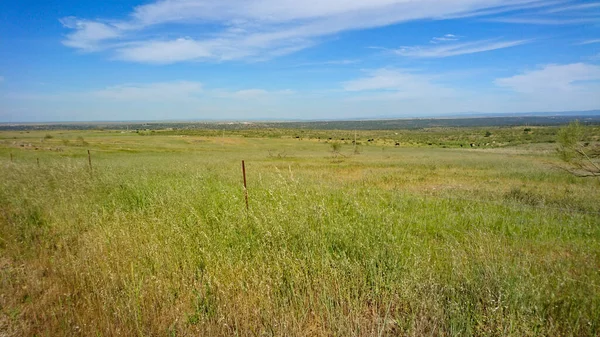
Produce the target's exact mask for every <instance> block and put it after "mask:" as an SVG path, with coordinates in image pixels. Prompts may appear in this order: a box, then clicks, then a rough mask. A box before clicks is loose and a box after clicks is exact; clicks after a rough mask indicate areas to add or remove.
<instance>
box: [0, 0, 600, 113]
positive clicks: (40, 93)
mask: <svg viewBox="0 0 600 337" xmlns="http://www.w3.org/2000/svg"><path fill="white" fill-rule="evenodd" d="M594 109H600V2H596V1H570V0H556V1H554V0H548V1H532V0H502V1H501V0H369V1H366V0H304V1H296V0H158V1H156V0H154V1H153V0H148V1H132V0H127V1H91V0H77V1H75V0H43V1H42V0H37V1H36V0H19V1H1V2H0V122H39V121H97V120H164V119H237V120H245V119H298V118H300V119H323V118H332V119H333V118H380V117H419V116H429V115H447V114H458V113H470V112H478V113H504V112H531V111H535V112H542V111H548V112H550V111H570V110H594Z"/></svg>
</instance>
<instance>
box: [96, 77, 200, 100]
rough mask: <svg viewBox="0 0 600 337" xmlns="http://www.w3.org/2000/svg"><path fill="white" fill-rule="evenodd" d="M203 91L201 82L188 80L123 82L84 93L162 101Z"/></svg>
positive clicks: (115, 98) (102, 96) (113, 98)
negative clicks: (141, 82)
mask: <svg viewBox="0 0 600 337" xmlns="http://www.w3.org/2000/svg"><path fill="white" fill-rule="evenodd" d="M202 92H203V86H202V83H198V82H190V81H177V82H160V83H149V84H123V85H117V86H112V87H108V88H105V89H101V90H95V91H91V92H88V93H85V94H84V95H89V96H93V97H97V98H102V99H108V100H116V101H163V100H165V99H166V100H180V99H183V98H190V97H193V96H195V95H197V94H200V93H202Z"/></svg>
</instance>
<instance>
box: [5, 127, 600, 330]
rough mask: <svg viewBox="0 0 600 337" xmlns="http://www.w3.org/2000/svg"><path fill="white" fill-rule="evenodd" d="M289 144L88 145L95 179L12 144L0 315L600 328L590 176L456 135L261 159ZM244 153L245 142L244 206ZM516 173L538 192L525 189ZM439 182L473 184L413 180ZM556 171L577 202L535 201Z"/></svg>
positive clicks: (8, 325)
mask: <svg viewBox="0 0 600 337" xmlns="http://www.w3.org/2000/svg"><path fill="white" fill-rule="evenodd" d="M141 138H144V139H147V138H148V137H141ZM290 142H291V141H290ZM286 144H287V143H285V144H284V143H268V144H260V143H250V144H248V146H247V147H238V148H235V147H232V146H229V147H223V146H222V145H219V144H218V143H215V144H206V145H202V146H205V148H204V149H203V150H202V151H201V152H197V151H195V150H192V148H191V146H196V145H189V146H190V149H188V150H187V152H177V151H175V152H173V151H171V152H165V151H162V150H161V147H160V146H157V147H156V149H155V150H147V151H145V152H144V151H142V152H140V153H138V154H134V155H132V154H128V153H122V152H118V151H117V152H97V153H95V154H93V155H95V157H94V158H95V159H94V160H95V162H94V163H95V165H96V166H95V171H94V175H93V177H92V176H90V174H89V171H88V168H87V167H86V165H87V163H86V162H85V154H81V155H78V156H75V157H71V154H69V153H67V154H66V155H65V157H63V158H59V157H57V156H55V155H52V156H51V155H48V156H47V157H45V158H43V159H44V160H42V161H43V163H44V164H43V165H41V167H37V165H35V162H33V161H31V160H29V161H27V160H26V159H27V157H26V156H28V155H27V154H25V153H23V154H22V156H21V157H22V158H23V159H21V160H20V161H19V160H17V161H15V162H14V163H10V162H9V160H3V161H2V162H0V173H1V176H2V179H1V180H0V251H1V252H2V255H1V256H2V257H1V258H0V285H1V287H0V308H1V310H2V318H0V330H3V331H6V334H8V335H11V334H12V335H47V336H54V335H76V334H80V335H119V334H120V335H139V336H147V335H175V336H187V335H205V336H213V335H242V336H246V335H277V336H280V335H336V336H384V335H419V336H420V335H431V336H434V335H435V336H439V335H487V336H500V335H502V336H539V335H549V336H558V335H564V336H593V335H598V334H599V333H600V289H599V287H600V271H599V270H598V266H600V240H599V238H600V221H599V219H600V217H599V215H597V214H595V213H593V211H594V210H596V208H595V207H597V205H596V202H595V201H594V200H593V199H592V200H590V198H586V196H585V195H582V194H584V193H588V192H589V191H595V189H594V187H593V186H592V187H589V186H588V185H590V183H582V182H580V181H575V182H570V181H569V179H568V178H567V177H564V176H563V175H562V173H552V172H551V173H547V172H545V171H544V168H543V166H539V165H538V164H533V165H532V164H531V160H532V159H527V160H522V159H521V158H513V157H510V156H506V155H502V156H493V155H489V156H487V157H486V155H475V154H473V153H472V152H468V151H465V152H451V153H450V154H449V155H448V156H444V154H443V153H442V152H422V151H419V152H411V151H410V150H408V151H400V152H396V153H395V154H385V153H383V154H382V153H381V152H384V151H381V150H378V149H374V150H372V151H370V152H369V151H367V152H366V153H363V154H361V155H359V156H355V157H349V158H348V159H344V160H345V161H342V162H341V163H337V162H333V163H332V160H331V158H330V153H328V151H329V149H328V148H327V147H326V146H325V145H324V144H314V145H311V146H309V147H308V149H307V150H306V151H305V152H302V151H301V150H298V151H297V152H296V153H295V156H293V157H292V158H287V159H285V158H284V159H279V158H272V157H271V156H268V152H267V150H266V149H267V148H271V147H273V146H284V145H286ZM96 146H98V148H101V147H100V145H96ZM169 146H170V145H169ZM186 146H188V145H186ZM286 146H287V145H286ZM319 146H320V147H319ZM248 148H250V149H252V151H251V152H244V151H245V149H248ZM219 149H221V150H219ZM242 153H244V156H245V157H246V158H250V159H251V160H249V161H247V164H248V172H249V186H248V187H249V193H250V210H249V211H246V210H245V205H244V199H243V198H244V197H243V192H242V191H243V190H242V183H241V172H240V167H239V161H238V160H237V159H238V158H239V156H240V154H242ZM389 156H392V157H389ZM457 158H458V159H457ZM465 160H467V162H469V164H465ZM496 162H497V163H499V162H504V163H505V164H504V165H503V167H502V169H499V168H498V166H496V165H494V164H493V163H496ZM490 163H492V164H490ZM463 166H464V167H463ZM461 167H462V168H461ZM461 172H462V173H461ZM459 173H460V174H459ZM531 177H537V179H538V180H539V182H538V183H536V184H537V185H536V186H539V190H537V191H536V190H534V189H531V190H525V188H529V187H528V186H529V185H525V187H524V186H523V183H522V181H528V180H529V179H530V178H531ZM519 179H522V180H519ZM469 180H470V182H469ZM442 182H445V183H447V184H450V183H452V184H453V186H454V187H453V188H457V187H456V186H461V185H464V184H467V183H468V185H467V186H462V187H461V190H460V194H461V195H463V196H468V197H469V198H465V199H472V198H477V197H480V198H481V197H482V196H485V198H486V199H483V198H482V199H481V202H473V201H471V200H461V199H460V198H449V196H451V197H455V196H456V195H453V194H457V191H456V190H455V189H446V190H444V192H443V193H437V192H432V193H429V192H427V190H426V189H425V188H426V187H430V186H437V187H439V188H443V186H442V185H441V183H442ZM494 182H496V183H497V184H498V185H510V184H513V185H514V186H512V187H511V186H495V185H493V183H494ZM489 184H492V187H490V188H488V189H486V188H485V186H487V185H489ZM591 184H592V185H593V184H594V183H593V182H592V183H591ZM440 186H441V187H440ZM546 186H548V187H546ZM517 187H518V188H520V190H518V191H517ZM501 188H504V189H506V191H504V192H499V193H494V191H495V190H499V189H501ZM555 188H562V189H567V188H568V189H570V190H571V191H572V194H573V195H575V196H578V197H579V199H576V198H575V199H574V200H579V201H577V202H574V203H575V204H576V206H578V207H577V208H572V211H564V210H555V209H553V208H541V206H544V205H546V204H547V203H544V202H542V203H539V202H537V201H536V200H542V201H546V200H553V199H552V195H553V194H552V192H551V191H552V190H554V189H555ZM589 193H592V194H588V196H591V197H593V196H594V194H593V193H597V192H589ZM536 198H538V199H536ZM490 200H492V201H494V202H488V201H490ZM524 200H525V202H524ZM527 200H534V201H536V202H535V203H533V202H531V203H527ZM524 204H525V205H524ZM570 206H573V205H571V204H568V205H567V206H565V207H570ZM581 210H587V211H590V213H582V212H580V211H581Z"/></svg>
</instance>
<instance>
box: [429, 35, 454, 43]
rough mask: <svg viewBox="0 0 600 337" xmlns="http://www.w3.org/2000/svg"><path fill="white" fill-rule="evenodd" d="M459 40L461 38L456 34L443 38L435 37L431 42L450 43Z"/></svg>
mask: <svg viewBox="0 0 600 337" xmlns="http://www.w3.org/2000/svg"><path fill="white" fill-rule="evenodd" d="M459 38H460V37H459V36H456V35H454V34H446V35H444V36H441V37H434V38H432V39H431V41H429V42H430V43H442V42H449V41H458V39H459Z"/></svg>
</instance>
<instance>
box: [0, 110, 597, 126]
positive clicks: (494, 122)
mask: <svg viewBox="0 0 600 337" xmlns="http://www.w3.org/2000/svg"><path fill="white" fill-rule="evenodd" d="M573 120H579V121H580V122H581V123H582V124H600V110H595V111H584V112H565V113H523V114H499V115H489V114H486V115H477V114H472V115H461V116H460V117H456V116H444V117H430V118H409V119H406V118H404V119H368V120H367V119H365V120H361V119H354V120H318V121H251V122H249V121H226V122H223V121H221V122H219V121H203V122H201V121H148V122H142V121H131V122H88V123H85V122H78V123H75V122H73V123H3V124H0V130H64V129H82V130H92V129H95V130H98V129H109V130H133V131H135V130H159V129H167V128H172V129H226V130H227V129H229V130H232V129H233V130H239V129H261V128H277V129H321V130H324V129H337V130H393V129H422V128H433V127H484V126H525V125H528V126H552V125H564V124H568V123H569V122H571V121H573Z"/></svg>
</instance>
